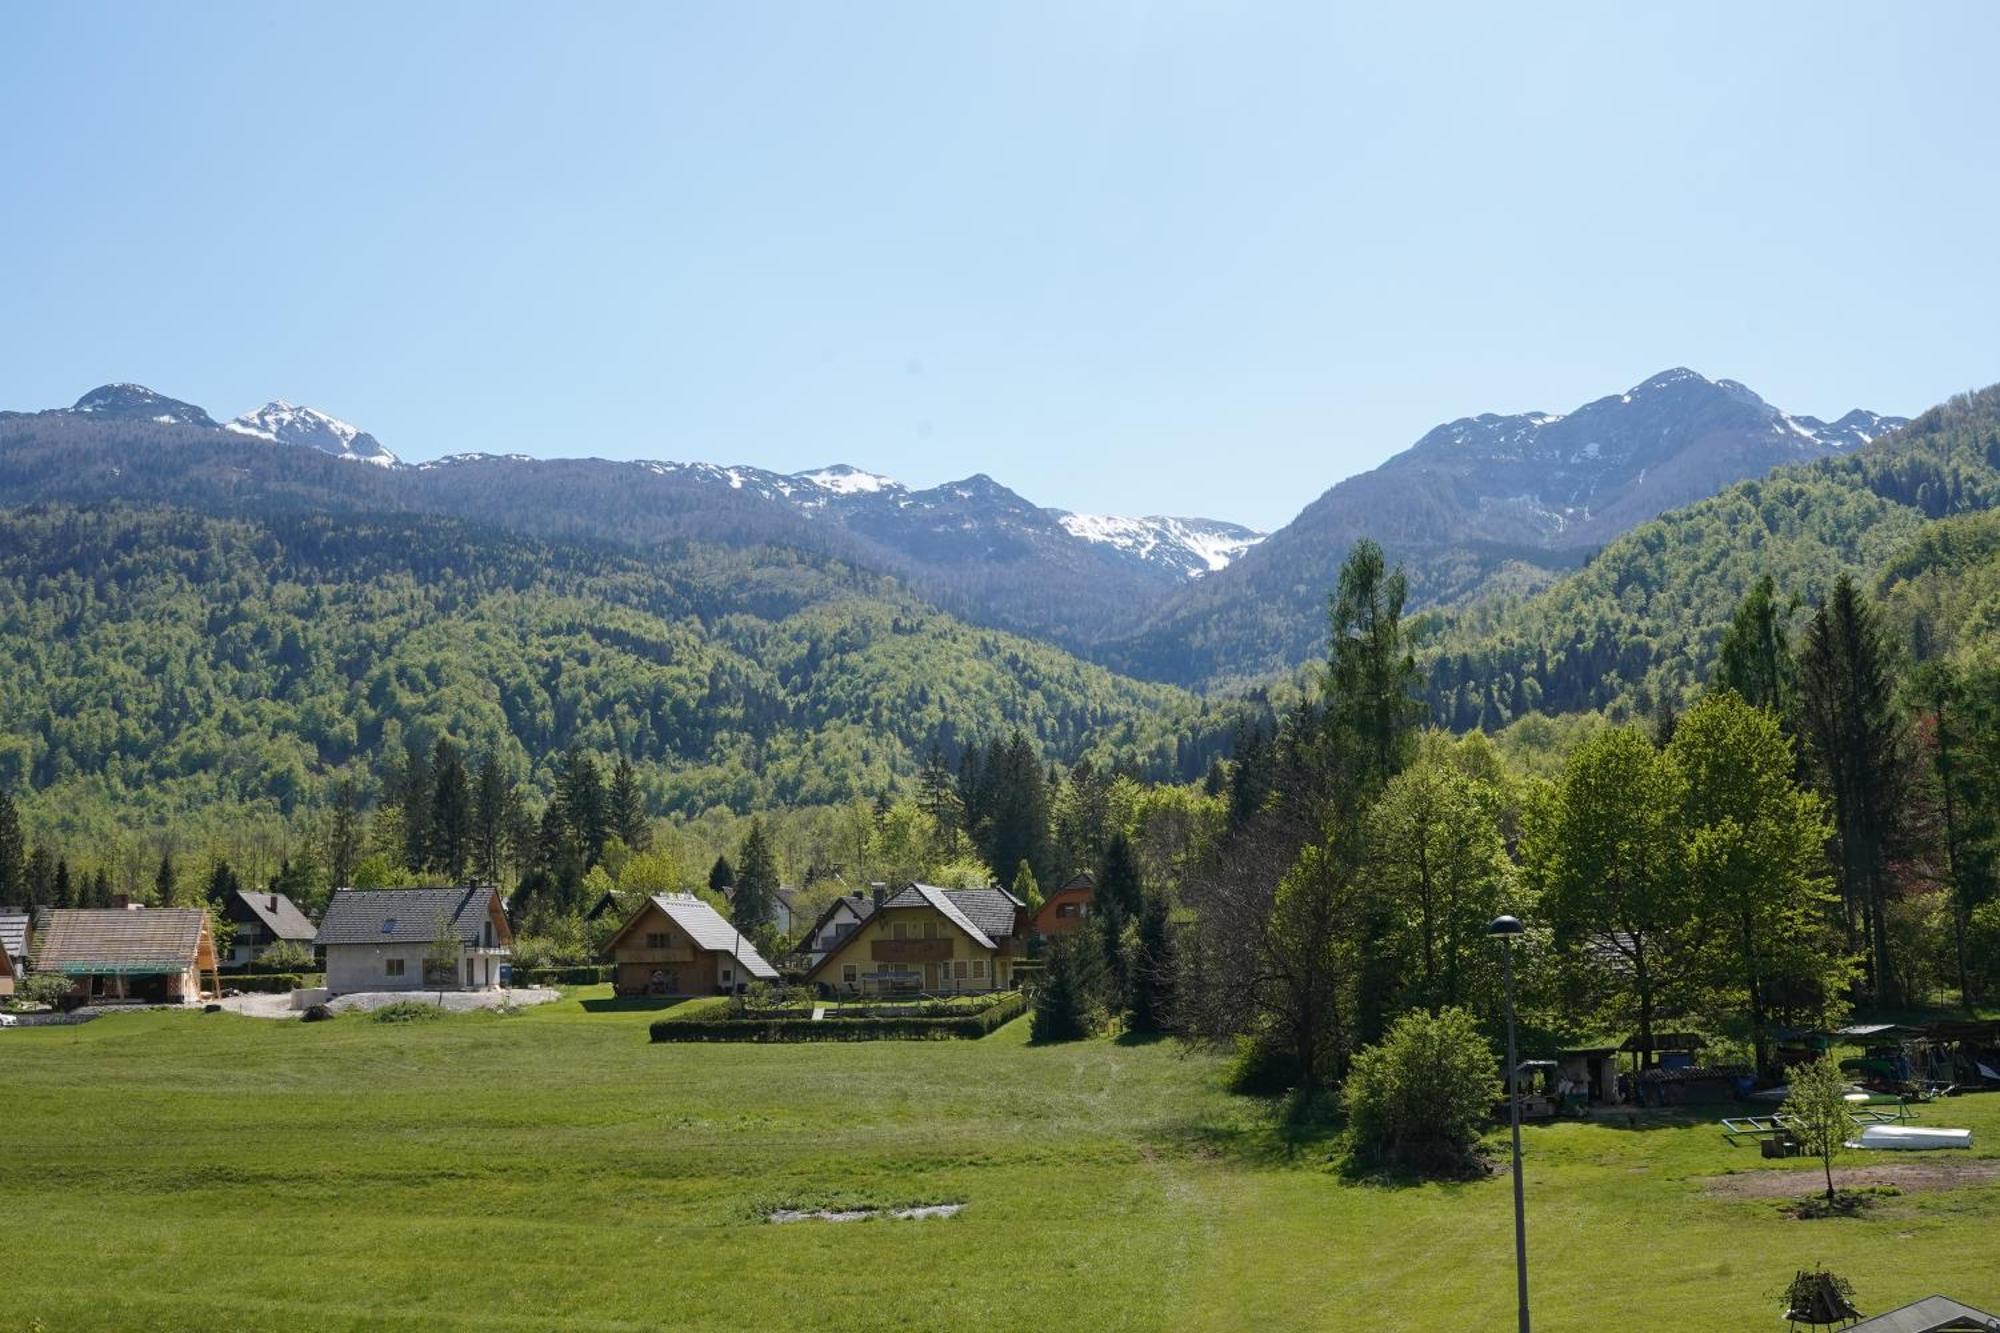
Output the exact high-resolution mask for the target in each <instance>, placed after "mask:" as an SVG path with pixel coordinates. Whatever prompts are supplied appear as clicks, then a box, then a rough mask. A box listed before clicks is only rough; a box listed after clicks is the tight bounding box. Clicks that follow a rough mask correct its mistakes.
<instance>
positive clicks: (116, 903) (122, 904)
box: [111, 893, 132, 912]
mask: <svg viewBox="0 0 2000 1333" xmlns="http://www.w3.org/2000/svg"><path fill="white" fill-rule="evenodd" d="M131 905H132V900H131V899H130V898H127V897H126V896H125V895H124V894H122V893H115V894H113V895H112V896H111V906H112V908H113V909H114V910H116V911H120V912H123V911H125V910H126V909H127V908H129V907H130V906H131Z"/></svg>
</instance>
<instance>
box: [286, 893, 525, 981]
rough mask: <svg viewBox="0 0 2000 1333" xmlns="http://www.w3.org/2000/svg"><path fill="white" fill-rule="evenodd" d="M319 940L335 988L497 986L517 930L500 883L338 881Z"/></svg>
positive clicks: (322, 922) (316, 943)
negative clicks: (375, 885)
mask: <svg viewBox="0 0 2000 1333" xmlns="http://www.w3.org/2000/svg"><path fill="white" fill-rule="evenodd" d="M313 943H314V945H316V946H317V947H319V948H322V949H324V950H326V987H327V989H328V990H330V991H332V992H333V993H334V994H336V995H345V994H351V993H353V992H355V991H384V990H493V989H496V988H498V986H499V985H500V965H501V964H502V963H503V962H504V961H506V959H507V958H508V957H510V956H511V955H512V954H513V952H514V933H513V931H511V930H509V929H508V927H507V913H506V911H505V910H503V909H502V907H501V905H500V893H499V891H498V890H497V889H489V888H469V889H336V890H334V894H333V901H332V902H330V903H328V904H327V907H326V916H325V917H324V918H323V919H322V920H321V922H320V927H319V934H318V935H317V936H316V937H315V938H314V940H313Z"/></svg>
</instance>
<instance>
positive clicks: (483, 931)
mask: <svg viewBox="0 0 2000 1333" xmlns="http://www.w3.org/2000/svg"><path fill="white" fill-rule="evenodd" d="M479 940H480V943H482V944H484V945H485V946H486V947H487V948H489V949H490V948H492V947H493V923H492V922H491V921H488V922H487V923H486V924H485V925H484V926H482V927H480V930H479Z"/></svg>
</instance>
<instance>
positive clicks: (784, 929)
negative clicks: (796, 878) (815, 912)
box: [722, 887, 799, 939]
mask: <svg viewBox="0 0 2000 1333" xmlns="http://www.w3.org/2000/svg"><path fill="white" fill-rule="evenodd" d="M722 896H723V897H724V898H725V899H727V900H728V902H729V903H730V905H731V907H732V908H733V907H734V905H735V903H736V890H735V889H733V888H729V889H724V890H723V891H722ZM798 899H799V891H798V890H797V889H794V888H782V887H781V888H778V889H776V890H774V891H773V892H772V894H771V925H772V927H773V928H775V929H776V930H777V932H778V933H779V934H780V935H783V936H785V937H786V938H788V939H789V938H790V937H791V933H792V927H793V926H794V925H795V924H797V922H798V912H797V907H798Z"/></svg>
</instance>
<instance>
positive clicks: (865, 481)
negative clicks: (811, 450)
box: [792, 463, 903, 495]
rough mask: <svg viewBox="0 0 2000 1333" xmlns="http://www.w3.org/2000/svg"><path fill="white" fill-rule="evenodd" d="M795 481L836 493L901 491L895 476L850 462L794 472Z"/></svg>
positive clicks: (861, 493)
mask: <svg viewBox="0 0 2000 1333" xmlns="http://www.w3.org/2000/svg"><path fill="white" fill-rule="evenodd" d="M792 479H793V480H794V481H804V482H810V483H811V484H812V485H814V486H817V487H819V488H820V489H821V490H824V491H832V492H833V493H834V494H835V495H873V494H875V493H876V492H878V491H892V490H893V491H899V490H902V489H903V485H902V483H901V482H899V481H897V480H896V479H895V478H893V477H885V476H882V475H881V474H880V473H876V472H863V471H862V470H861V469H860V468H858V467H854V466H852V465H851V464H848V463H835V464H834V465H833V466H832V467H823V468H821V469H820V470H819V471H817V472H794V473H793V474H792Z"/></svg>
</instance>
